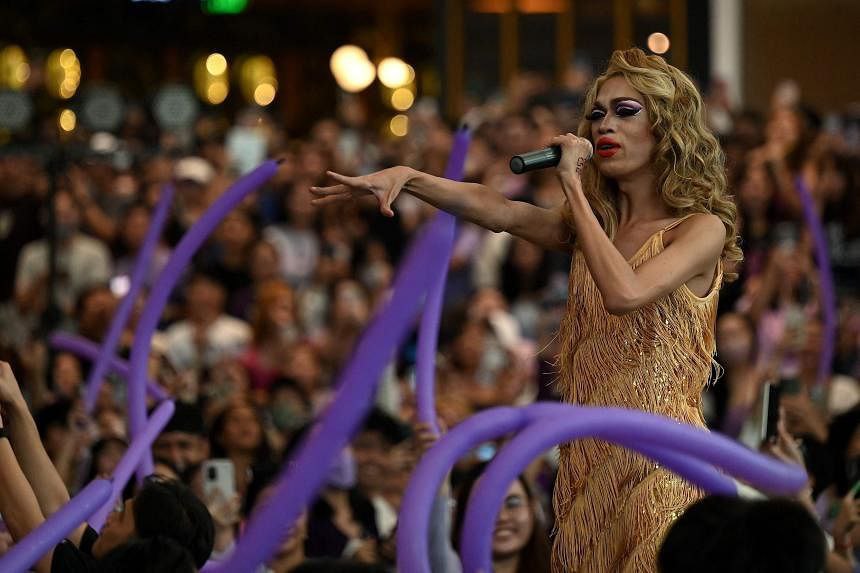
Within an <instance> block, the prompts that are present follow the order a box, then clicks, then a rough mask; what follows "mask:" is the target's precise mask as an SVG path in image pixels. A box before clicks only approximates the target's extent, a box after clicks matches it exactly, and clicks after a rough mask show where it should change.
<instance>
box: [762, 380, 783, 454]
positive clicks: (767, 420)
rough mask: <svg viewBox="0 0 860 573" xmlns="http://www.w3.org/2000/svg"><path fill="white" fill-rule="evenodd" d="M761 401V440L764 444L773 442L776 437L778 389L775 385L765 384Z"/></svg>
mask: <svg viewBox="0 0 860 573" xmlns="http://www.w3.org/2000/svg"><path fill="white" fill-rule="evenodd" d="M762 392H763V396H762V400H761V407H762V413H761V440H762V442H764V443H770V442H773V441H774V440H775V439H776V437H777V427H776V425H777V423H778V422H779V397H780V387H779V386H778V385H776V384H770V383H768V384H765V385H764V389H763V390H762Z"/></svg>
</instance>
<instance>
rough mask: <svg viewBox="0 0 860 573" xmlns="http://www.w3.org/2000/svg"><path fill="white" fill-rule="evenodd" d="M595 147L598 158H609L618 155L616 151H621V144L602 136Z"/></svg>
mask: <svg viewBox="0 0 860 573" xmlns="http://www.w3.org/2000/svg"><path fill="white" fill-rule="evenodd" d="M595 147H596V148H597V149H596V151H597V154H598V155H599V156H600V157H603V158H609V157H612V156H613V155H615V154H616V153H618V150H619V149H621V144H620V143H618V142H617V141H615V140H614V139H612V138H609V137H606V136H604V137H601V138H600V139H598V140H597V145H596V146H595Z"/></svg>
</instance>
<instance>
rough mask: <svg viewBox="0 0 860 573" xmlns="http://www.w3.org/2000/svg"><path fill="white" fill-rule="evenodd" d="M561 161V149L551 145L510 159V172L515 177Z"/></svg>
mask: <svg viewBox="0 0 860 573" xmlns="http://www.w3.org/2000/svg"><path fill="white" fill-rule="evenodd" d="M592 153H593V151H592ZM592 153H589V154H588V157H586V158H585V159H586V160H588V159H591V155H592ZM559 161H561V147H559V146H558V145H553V146H552V147H546V148H544V149H538V150H537V151H529V152H528V153H521V154H520V155H514V156H513V157H511V162H510V167H511V171H513V172H514V173H516V174H517V175H522V174H523V173H525V172H527V171H534V170H535V169H546V168H547V167H555V166H556V165H558V162H559Z"/></svg>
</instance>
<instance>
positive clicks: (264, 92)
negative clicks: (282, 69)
mask: <svg viewBox="0 0 860 573" xmlns="http://www.w3.org/2000/svg"><path fill="white" fill-rule="evenodd" d="M275 93H277V88H276V87H275V86H273V85H272V84H269V83H262V84H260V85H258V86H257V89H255V90H254V103H256V104H257V105H260V106H267V105H269V104H270V103H272V102H273V101H274V100H275Z"/></svg>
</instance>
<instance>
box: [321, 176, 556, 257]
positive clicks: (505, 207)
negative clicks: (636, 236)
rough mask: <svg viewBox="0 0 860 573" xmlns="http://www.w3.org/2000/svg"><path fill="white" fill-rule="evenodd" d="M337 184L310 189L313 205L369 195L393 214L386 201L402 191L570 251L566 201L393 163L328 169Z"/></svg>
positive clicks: (464, 216)
mask: <svg viewBox="0 0 860 573" xmlns="http://www.w3.org/2000/svg"><path fill="white" fill-rule="evenodd" d="M328 174H329V176H330V177H331V178H332V179H334V180H335V181H337V182H338V183H339V184H338V185H334V186H331V187H312V188H311V193H313V194H314V195H315V197H316V198H315V199H314V200H313V203H314V204H315V205H325V204H327V203H333V202H337V201H342V200H347V199H354V198H357V197H361V196H365V195H373V196H375V197H376V198H377V201H378V202H379V209H380V211H381V212H382V213H383V214H384V215H386V216H389V217H391V216H393V215H394V211H392V210H391V205H392V203H393V202H394V200H395V199H396V198H397V196H398V195H399V194H400V192H401V191H406V192H407V193H409V194H411V195H413V196H415V197H417V198H419V199H421V200H423V201H426V202H427V203H429V204H431V205H433V206H434V207H437V208H439V209H442V210H443V211H446V212H448V213H451V214H452V215H454V216H456V217H457V218H460V219H464V220H466V221H469V222H472V223H475V224H476V225H480V226H481V227H484V228H485V229H489V230H491V231H494V232H497V233H498V232H501V231H506V232H508V233H511V234H512V235H516V236H518V237H522V238H523V239H526V240H527V241H530V242H532V243H535V244H536V245H539V246H541V247H544V248H546V249H555V250H565V251H566V250H570V246H571V243H572V239H571V232H570V229H569V227H568V225H567V223H566V222H565V220H564V217H563V212H564V209H566V208H567V207H566V206H565V205H562V206H559V207H557V208H553V209H544V208H542V207H537V206H535V205H532V204H530V203H525V202H522V201H511V200H509V199H507V198H505V197H504V196H503V195H501V194H500V193H497V192H496V191H494V190H493V189H491V188H489V187H487V186H486V185H480V184H477V183H460V182H457V181H451V180H450V179H445V178H443V177H435V176H433V175H428V174H427V173H422V172H421V171H416V170H415V169H412V168H410V167H402V166H400V167H392V168H390V169H384V170H382V171H377V172H376V173H371V174H369V175H362V176H360V177H347V176H345V175H340V174H339V173H333V172H331V171H329V173H328Z"/></svg>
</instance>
